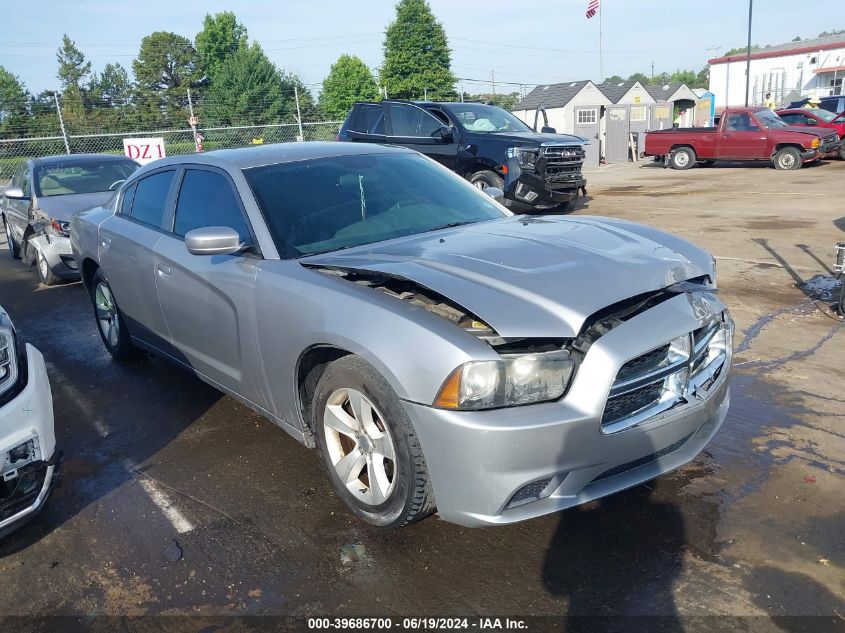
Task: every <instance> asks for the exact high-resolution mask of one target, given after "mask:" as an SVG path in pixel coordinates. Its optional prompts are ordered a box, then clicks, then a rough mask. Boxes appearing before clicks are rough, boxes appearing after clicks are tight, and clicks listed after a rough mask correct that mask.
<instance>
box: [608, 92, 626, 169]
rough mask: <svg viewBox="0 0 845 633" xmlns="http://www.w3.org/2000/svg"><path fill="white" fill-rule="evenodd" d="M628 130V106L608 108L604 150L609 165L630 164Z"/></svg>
mask: <svg viewBox="0 0 845 633" xmlns="http://www.w3.org/2000/svg"><path fill="white" fill-rule="evenodd" d="M628 129H629V128H628V106H626V105H623V106H610V107H608V109H607V124H606V132H607V133H606V135H605V139H606V143H607V145H606V147H605V148H604V158H605V160H606V161H607V162H608V163H625V162H628Z"/></svg>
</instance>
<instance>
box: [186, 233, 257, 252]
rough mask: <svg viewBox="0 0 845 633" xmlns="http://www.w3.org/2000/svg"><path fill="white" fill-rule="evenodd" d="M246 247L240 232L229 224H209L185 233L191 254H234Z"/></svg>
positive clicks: (187, 246)
mask: <svg viewBox="0 0 845 633" xmlns="http://www.w3.org/2000/svg"><path fill="white" fill-rule="evenodd" d="M243 247H244V245H243V243H242V242H241V236H240V235H238V232H237V231H236V230H235V229H233V228H229V227H228V226H207V227H204V228H201V229H194V230H193V231H188V232H187V233H186V234H185V248H187V249H188V252H189V253H190V254H191V255H232V254H234V253H237V252H238V251H240V250H242V249H243Z"/></svg>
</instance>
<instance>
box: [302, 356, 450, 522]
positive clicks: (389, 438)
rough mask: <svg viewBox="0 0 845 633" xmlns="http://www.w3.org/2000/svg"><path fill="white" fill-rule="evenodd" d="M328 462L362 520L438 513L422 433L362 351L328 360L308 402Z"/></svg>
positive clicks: (337, 485) (345, 498) (408, 518)
mask: <svg viewBox="0 0 845 633" xmlns="http://www.w3.org/2000/svg"><path fill="white" fill-rule="evenodd" d="M311 411H312V413H311V416H312V419H311V424H312V428H313V429H314V431H315V433H316V436H317V446H318V447H319V449H320V455H321V457H322V461H323V465H324V466H325V468H326V471H328V475H329V480H330V481H331V483H332V486H334V489H335V491H336V492H337V495H338V496H339V497H340V499H341V501H343V503H344V504H345V505H346V507H347V508H349V510H351V511H352V513H353V514H354V515H355V516H357V517H358V518H359V519H361V520H362V521H365V522H366V523H369V524H371V525H375V526H378V527H401V526H403V525H407V524H409V523H413V522H414V521H418V520H420V519H422V518H425V517H426V516H428V515H429V514H431V513H432V512H433V511H434V494H433V492H432V489H431V483H430V481H429V478H428V470H427V468H426V464H425V458H424V457H423V453H422V448H421V447H420V442H419V438H418V437H417V434H416V432H415V431H414V428H413V426H412V425H411V420H410V419H409V418H408V414H407V413H406V412H405V409H404V407H403V406H402V404H401V403H400V402H399V398H398V396H397V395H396V393H395V392H394V391H393V389H392V388H391V387H390V385H389V384H388V383H387V381H386V380H385V379H384V378H383V377H382V376H381V374H379V373H378V372H377V371H376V370H375V369H374V368H373V367H372V366H371V365H369V364H368V363H366V362H364V361H363V360H362V359H361V358H359V357H358V356H352V355H350V356H344V357H343V358H340V359H338V360H336V361H335V362H333V363H331V364H330V365H329V366H328V367H327V368H326V371H325V373H324V374H323V375H322V376H321V377H320V380H319V382H318V383H317V389H316V391H315V393H314V400H313V405H312V407H311Z"/></svg>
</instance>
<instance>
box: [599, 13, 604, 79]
mask: <svg viewBox="0 0 845 633" xmlns="http://www.w3.org/2000/svg"><path fill="white" fill-rule="evenodd" d="M601 5H602V3H601V2H599V83H601V82H603V81H604V53H603V51H602V41H601Z"/></svg>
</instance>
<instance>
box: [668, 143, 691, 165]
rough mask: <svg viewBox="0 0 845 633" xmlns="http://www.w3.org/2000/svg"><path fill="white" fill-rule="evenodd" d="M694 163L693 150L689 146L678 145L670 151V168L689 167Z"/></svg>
mask: <svg viewBox="0 0 845 633" xmlns="http://www.w3.org/2000/svg"><path fill="white" fill-rule="evenodd" d="M693 165H695V152H694V151H692V148H690V147H679V148H678V149H676V150H673V151H672V154H671V157H670V158H669V166H670V167H671V168H672V169H689V168H690V167H692V166H693Z"/></svg>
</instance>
